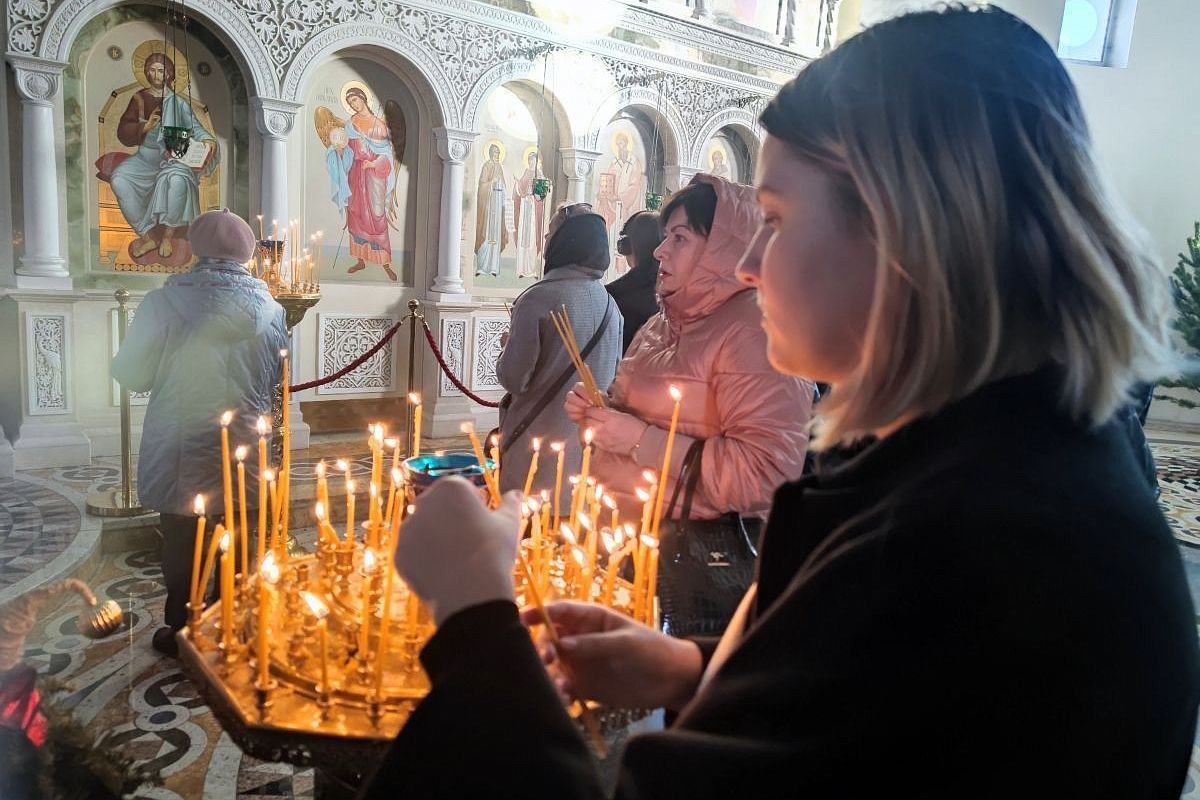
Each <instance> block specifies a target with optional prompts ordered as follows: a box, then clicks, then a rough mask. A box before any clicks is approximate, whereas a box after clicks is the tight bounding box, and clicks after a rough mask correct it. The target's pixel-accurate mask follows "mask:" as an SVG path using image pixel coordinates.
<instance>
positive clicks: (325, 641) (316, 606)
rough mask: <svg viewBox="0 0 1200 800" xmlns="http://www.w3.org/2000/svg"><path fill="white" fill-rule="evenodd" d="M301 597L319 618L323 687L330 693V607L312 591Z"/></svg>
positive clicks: (304, 593) (321, 686)
mask: <svg viewBox="0 0 1200 800" xmlns="http://www.w3.org/2000/svg"><path fill="white" fill-rule="evenodd" d="M300 597H301V598H302V599H303V600H304V602H305V603H306V604H307V605H308V608H309V611H311V612H312V614H313V616H314V617H316V618H317V631H318V633H319V634H320V637H321V685H320V687H319V688H320V690H321V691H322V692H328V691H329V690H330V686H329V637H328V633H327V630H326V626H325V617H327V616H329V607H328V606H327V605H325V601H324V600H322V599H321V598H319V597H317V596H316V595H315V594H313V593H312V592H310V591H302V592H300Z"/></svg>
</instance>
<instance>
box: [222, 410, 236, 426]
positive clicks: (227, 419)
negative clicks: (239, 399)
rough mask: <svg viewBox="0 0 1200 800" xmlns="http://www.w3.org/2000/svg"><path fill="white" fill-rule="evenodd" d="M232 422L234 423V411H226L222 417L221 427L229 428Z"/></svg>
mask: <svg viewBox="0 0 1200 800" xmlns="http://www.w3.org/2000/svg"><path fill="white" fill-rule="evenodd" d="M231 422H233V412H232V411H226V412H225V413H224V414H222V415H221V427H222V428H228V427H229V423H231Z"/></svg>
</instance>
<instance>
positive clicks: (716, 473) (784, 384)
mask: <svg viewBox="0 0 1200 800" xmlns="http://www.w3.org/2000/svg"><path fill="white" fill-rule="evenodd" d="M714 194H715V199H716V203H715V209H714V207H713V196H714ZM662 219H663V220H665V224H664V230H665V233H666V238H665V239H664V241H663V243H662V244H661V245H660V246H659V248H658V250H656V251H655V253H654V255H655V257H657V258H658V259H659V261H660V262H661V267H660V272H659V278H658V294H659V299H660V303H661V311H660V312H659V313H658V314H657V315H655V316H653V317H651V318H650V320H649V321H648V322H647V323H646V325H645V326H644V327H643V328H642V329H641V331H639V332H638V335H637V338H635V339H634V340H633V343H632V344H631V345H630V346H629V350H628V352H627V353H626V356H625V359H624V360H623V361H622V362H621V364H620V366H619V367H618V368H617V376H616V378H615V379H614V381H613V383H612V386H611V388H610V389H609V395H610V398H611V403H610V407H609V408H598V407H595V406H592V405H591V402H590V400H589V399H588V398H587V395H586V392H585V391H584V390H583V387H582V384H577V385H576V387H575V389H574V390H572V392H571V393H570V394H569V395H568V397H567V403H566V406H567V413H568V415H569V416H570V417H571V418H572V419H573V420H575V421H576V422H577V423H578V424H579V426H580V429H581V430H582V429H584V428H591V429H592V431H593V435H594V447H595V453H594V455H593V458H592V474H593V475H595V476H596V479H597V481H599V482H600V483H602V484H603V485H604V487H605V491H606V492H610V493H612V494H613V495H614V496H615V498H616V499H617V500H618V502H619V503H620V504H621V507H622V514H623V515H625V514H629V513H637V512H638V511H639V510H640V504H639V502H638V500H637V498H636V495H635V494H634V491H635V489H636V488H637V487H638V486H645V479H644V478H643V477H642V472H643V470H644V469H645V468H647V467H649V468H652V469H654V470H659V469H661V468H662V461H663V455H664V451H665V449H666V440H667V429H668V427H669V426H670V422H671V413H672V410H673V408H674V401H673V400H672V399H671V396H670V394H669V393H668V389H669V387H670V386H672V385H674V386H677V387H679V389H680V390H681V391H682V392H683V401H682V405H681V409H680V415H679V426H678V430H677V433H676V438H675V444H674V447H673V450H672V459H671V460H672V464H671V468H670V475H669V477H668V485H667V492H668V493H667V498H668V499H669V498H670V497H671V492H672V491H673V489H674V483H675V478H676V477H677V476H678V475H679V471H680V468H681V467H682V465H683V459H684V455H685V454H686V453H687V451H688V448H689V446H690V445H691V444H692V442H693V441H694V440H696V439H703V440H704V442H705V443H704V452H703V457H702V460H701V474H700V482H699V485H698V487H697V489H696V496H695V501H694V504H693V506H692V512H691V518H692V519H715V518H717V517H720V516H722V515H724V514H728V513H730V512H734V513H738V514H741V515H743V516H759V517H761V516H764V515H765V513H766V511H767V509H768V507H769V506H770V504H771V498H772V495H773V494H774V492H775V489H776V488H777V487H778V486H779V485H780V484H782V483H784V482H785V481H789V480H793V479H795V478H797V477H799V475H800V470H801V468H802V466H803V464H804V453H805V450H806V448H807V444H808V422H809V416H810V414H811V412H812V402H813V384H812V383H810V382H809V381H806V380H801V379H799V378H795V377H792V376H788V375H781V374H780V373H778V372H776V371H775V370H774V369H773V368H772V367H771V365H770V363H769V362H768V360H767V339H766V334H765V333H764V332H763V329H762V312H761V311H760V310H759V307H758V303H757V295H756V293H755V291H754V289H752V288H750V287H749V286H747V285H745V284H743V283H741V282H740V281H739V280H738V278H737V277H736V275H735V269H736V267H737V265H738V262H739V261H740V260H741V257H742V254H743V253H745V251H746V249H747V247H748V245H749V244H750V240H751V239H752V238H753V236H754V234H755V232H756V231H757V230H758V227H759V224H760V223H761V217H760V215H759V211H758V207H757V205H756V204H755V201H754V190H753V188H752V187H749V186H741V185H739V184H735V183H730V182H729V181H726V180H722V179H721V178H717V177H715V176H712V175H704V174H701V175H697V176H696V177H695V178H694V179H693V180H692V182H691V184H689V185H688V186H687V187H685V188H684V189H682V190H681V191H679V192H677V193H676V194H675V196H674V197H672V198H671V201H670V202H669V203H667V205H666V207H665V208H664V209H663V214H662ZM668 513H670V512H668ZM673 513H674V515H675V516H678V514H679V508H678V507H677V508H675V509H674V511H673ZM633 518H634V519H636V518H637V517H633Z"/></svg>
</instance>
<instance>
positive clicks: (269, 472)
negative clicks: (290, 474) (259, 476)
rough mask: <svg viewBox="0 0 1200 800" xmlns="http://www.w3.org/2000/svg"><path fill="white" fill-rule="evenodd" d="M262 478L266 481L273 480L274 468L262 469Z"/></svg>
mask: <svg viewBox="0 0 1200 800" xmlns="http://www.w3.org/2000/svg"><path fill="white" fill-rule="evenodd" d="M263 480H264V481H266V482H267V483H270V482H271V481H273V480H275V470H273V469H264V470H263Z"/></svg>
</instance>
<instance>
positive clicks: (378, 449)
mask: <svg viewBox="0 0 1200 800" xmlns="http://www.w3.org/2000/svg"><path fill="white" fill-rule="evenodd" d="M382 483H383V426H382V425H380V424H379V423H376V424H374V425H372V426H371V485H370V486H368V487H367V491H368V492H369V493H370V497H371V504H370V505H371V507H370V508H369V509H367V519H369V520H370V521H371V523H372V524H374V523H375V522H377V521H378V518H379V507H378V504H377V503H376V502H375V498H376V497H377V496H378V494H379V486H380V484H382Z"/></svg>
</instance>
